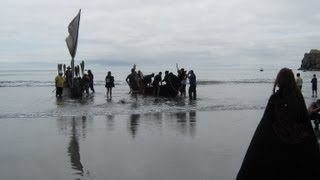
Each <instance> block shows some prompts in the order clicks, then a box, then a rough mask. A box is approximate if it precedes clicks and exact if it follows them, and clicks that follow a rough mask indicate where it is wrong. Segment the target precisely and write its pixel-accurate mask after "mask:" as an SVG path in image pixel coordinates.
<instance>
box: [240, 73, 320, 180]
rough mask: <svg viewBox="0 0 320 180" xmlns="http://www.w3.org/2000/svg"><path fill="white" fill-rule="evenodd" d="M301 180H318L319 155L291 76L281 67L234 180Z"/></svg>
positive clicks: (299, 93)
mask: <svg viewBox="0 0 320 180" xmlns="http://www.w3.org/2000/svg"><path fill="white" fill-rule="evenodd" d="M276 88H278V90H277V91H276ZM304 179H305V180H319V179H320V152H319V147H318V143H317V138H316V136H315V134H314V132H313V129H312V125H311V122H310V120H309V117H308V111H307V108H306V104H305V101H304V98H303V96H302V94H301V91H300V89H299V88H298V86H297V84H296V82H295V79H294V74H293V72H292V70H291V69H288V68H283V69H281V70H280V72H279V73H278V75H277V78H276V80H275V83H274V88H273V94H272V95H271V97H270V99H269V101H268V104H267V107H266V109H265V112H264V114H263V117H262V119H261V121H260V123H259V125H258V127H257V129H256V131H255V133H254V135H253V138H252V140H251V143H250V145H249V147H248V150H247V153H246V155H245V157H244V160H243V162H242V166H241V168H240V170H239V172H238V174H237V178H236V180H304Z"/></svg>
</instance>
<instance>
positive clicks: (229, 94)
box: [0, 69, 320, 180]
mask: <svg viewBox="0 0 320 180" xmlns="http://www.w3.org/2000/svg"><path fill="white" fill-rule="evenodd" d="M92 71H93V73H94V75H95V90H96V93H90V94H89V95H84V96H83V98H81V99H71V98H69V97H63V98H58V99H57V98H56V97H55V92H54V89H55V88H54V77H55V76H56V71H54V70H42V71H31V70H17V71H12V70H11V71H1V72H0V98H1V103H0V146H1V150H0V160H1V163H0V174H1V175H0V178H1V179H33V180H35V179H52V180H53V179H119V180H126V179H130V180H132V179H137V180H142V179H146V180H147V179H154V180H162V179H175V180H176V179H178V180H179V179H183V180H189V179H190V180H191V179H192V180H193V179H218V180H230V179H234V178H235V176H236V173H237V171H238V169H239V167H240V165H241V162H242V158H243V156H244V154H245V151H246V148H247V146H248V144H249V142H250V140H251V137H252V134H253V132H254V130H255V128H256V126H257V124H258V123H259V120H260V118H261V116H262V114H263V111H264V108H265V106H266V104H267V101H268V98H269V97H270V95H271V93H272V92H271V91H272V87H273V82H274V79H275V77H276V75H277V72H278V71H279V69H265V70H264V71H263V72H260V71H259V69H194V72H195V74H196V75H197V80H198V86H197V93H198V99H197V100H195V101H190V100H189V99H188V97H187V98H183V97H176V98H161V97H160V98H155V97H149V96H142V95H139V96H138V100H136V99H135V98H134V97H131V96H130V95H129V94H128V92H129V88H128V85H127V84H126V83H125V77H126V76H127V74H128V73H129V70H127V69H113V70H112V74H113V76H114V77H115V81H116V83H115V88H114V89H113V98H112V100H109V99H107V97H106V94H105V93H106V90H105V88H104V77H105V76H106V72H107V71H101V70H100V71H98V70H97V71H95V70H92ZM163 71H164V70H163ZM171 71H173V72H174V70H171ZM143 72H144V74H149V73H152V72H158V70H156V69H154V70H153V69H148V71H143ZM297 72H298V71H295V73H297ZM299 72H300V73H301V77H302V78H303V80H304V84H303V88H302V93H303V95H304V97H305V100H306V103H307V104H309V103H310V102H311V101H313V100H315V99H314V98H311V83H310V80H311V78H312V75H313V74H317V76H318V75H319V76H320V74H318V72H301V71H299ZM319 76H318V77H319ZM187 88H188V86H187Z"/></svg>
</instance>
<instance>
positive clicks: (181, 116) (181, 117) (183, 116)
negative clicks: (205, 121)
mask: <svg viewBox="0 0 320 180" xmlns="http://www.w3.org/2000/svg"><path fill="white" fill-rule="evenodd" d="M176 117H177V124H178V127H177V128H178V130H180V132H181V133H182V134H186V133H187V132H188V129H187V128H188V127H187V112H177V113H176Z"/></svg>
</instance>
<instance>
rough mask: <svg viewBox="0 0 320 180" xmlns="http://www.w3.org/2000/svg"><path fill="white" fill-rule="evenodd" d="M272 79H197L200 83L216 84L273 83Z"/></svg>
mask: <svg viewBox="0 0 320 180" xmlns="http://www.w3.org/2000/svg"><path fill="white" fill-rule="evenodd" d="M273 82H274V80H272V79H240V80H225V81H220V80H200V81H197V84H198V85H214V84H246V83H248V84H260V83H261V84H266V83H273Z"/></svg>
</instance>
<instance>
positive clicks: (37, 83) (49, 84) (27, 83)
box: [0, 80, 125, 87]
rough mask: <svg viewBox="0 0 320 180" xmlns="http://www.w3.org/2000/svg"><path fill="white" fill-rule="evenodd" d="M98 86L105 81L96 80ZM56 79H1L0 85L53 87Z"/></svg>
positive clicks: (118, 83)
mask: <svg viewBox="0 0 320 180" xmlns="http://www.w3.org/2000/svg"><path fill="white" fill-rule="evenodd" d="M124 83H125V82H115V85H120V84H124ZM95 85H96V86H104V85H105V83H104V81H95ZM52 86H54V81H26V80H17V81H0V87H52Z"/></svg>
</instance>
